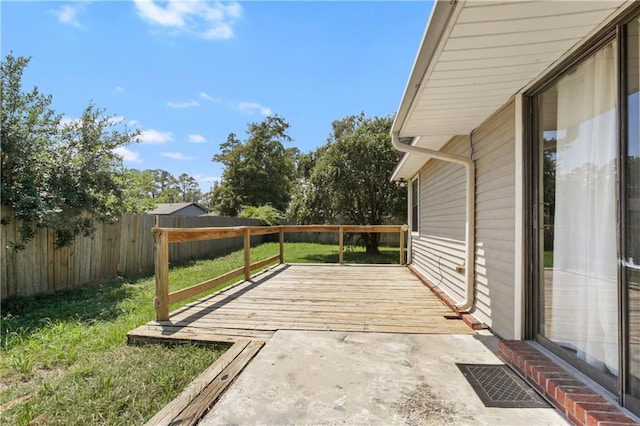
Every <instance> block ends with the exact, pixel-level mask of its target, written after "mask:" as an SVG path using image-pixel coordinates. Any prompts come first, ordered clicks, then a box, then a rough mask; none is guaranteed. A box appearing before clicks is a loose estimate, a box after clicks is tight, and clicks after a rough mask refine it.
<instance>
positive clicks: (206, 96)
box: [200, 92, 220, 102]
mask: <svg viewBox="0 0 640 426" xmlns="http://www.w3.org/2000/svg"><path fill="white" fill-rule="evenodd" d="M200 97H201V98H202V99H204V100H206V101H209V102H220V100H219V99H216V98H213V97H211V96H209V95H208V94H206V93H205V92H200Z"/></svg>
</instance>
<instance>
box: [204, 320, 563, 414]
mask: <svg viewBox="0 0 640 426" xmlns="http://www.w3.org/2000/svg"><path fill="white" fill-rule="evenodd" d="M496 347H497V338H495V337H493V336H491V335H490V334H489V333H487V332H480V334H473V335H469V334H439V335H436V334H396V333H362V332H318V331H278V332H277V333H276V334H275V335H274V336H273V337H272V338H271V339H270V340H269V341H268V342H267V344H266V345H265V346H264V348H263V349H262V350H261V351H260V352H259V353H258V355H256V357H255V358H254V359H253V360H252V361H251V363H250V364H249V365H248V366H247V367H246V368H245V370H244V371H243V372H242V373H241V375H240V376H239V377H238V378H237V380H236V381H235V382H234V383H233V384H232V385H231V386H230V388H229V389H228V390H227V391H226V393H225V394H224V395H223V396H222V398H221V399H220V400H219V401H218V402H217V403H216V404H215V405H214V407H213V408H212V410H211V411H210V412H209V413H208V414H207V415H206V416H205V417H204V419H203V420H202V421H201V422H200V425H231V424H233V425H254V424H261V425H287V424H291V425H303V424H305V425H307V424H320V425H363V424H366V425H445V424H446V425H467V424H468V425H472V424H473V425H564V424H569V423H567V421H566V420H565V418H564V417H563V416H562V415H561V414H559V413H558V412H557V411H556V410H555V409H553V408H551V407H550V406H548V407H546V408H495V407H485V406H484V404H483V402H482V401H481V400H480V398H479V397H478V396H477V394H476V393H475V391H474V390H473V389H472V387H471V386H470V385H469V383H468V382H467V380H466V379H465V377H464V376H463V374H462V373H461V372H460V370H459V369H458V367H457V366H456V363H472V364H502V361H500V360H499V359H498V357H497V356H496V355H495V353H494V351H495V350H496Z"/></svg>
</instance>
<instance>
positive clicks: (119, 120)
mask: <svg viewBox="0 0 640 426" xmlns="http://www.w3.org/2000/svg"><path fill="white" fill-rule="evenodd" d="M108 121H109V124H110V125H112V126H117V125H118V124H122V123H124V122H125V118H124V117H123V116H121V115H114V116H113V117H109V120H108Z"/></svg>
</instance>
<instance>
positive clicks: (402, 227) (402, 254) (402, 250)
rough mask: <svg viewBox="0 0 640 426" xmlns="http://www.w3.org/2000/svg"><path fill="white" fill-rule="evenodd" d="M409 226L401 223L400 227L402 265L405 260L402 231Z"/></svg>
mask: <svg viewBox="0 0 640 426" xmlns="http://www.w3.org/2000/svg"><path fill="white" fill-rule="evenodd" d="M408 229H409V227H408V226H407V225H402V226H401V227H400V264H401V265H404V264H405V263H406V262H405V260H404V233H405V232H407V230H408Z"/></svg>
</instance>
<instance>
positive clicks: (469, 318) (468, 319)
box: [407, 265, 487, 330]
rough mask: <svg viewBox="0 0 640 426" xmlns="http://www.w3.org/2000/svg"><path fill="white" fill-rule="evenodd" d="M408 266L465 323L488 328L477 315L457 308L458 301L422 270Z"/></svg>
mask: <svg viewBox="0 0 640 426" xmlns="http://www.w3.org/2000/svg"><path fill="white" fill-rule="evenodd" d="M407 266H408V267H409V270H410V271H411V272H412V273H413V275H415V276H416V277H418V279H419V280H420V281H421V282H422V284H424V285H426V286H427V287H428V288H429V290H431V291H432V292H433V293H434V294H435V295H436V296H438V298H439V299H440V300H442V302H443V303H444V304H445V305H447V307H448V308H449V309H451V311H452V312H453V313H454V314H456V315H457V316H458V318H460V319H461V320H462V321H464V323H465V324H467V325H468V326H469V327H471V328H472V329H474V330H480V329H484V328H487V326H486V324H484V323H482V322H480V321H479V320H478V319H477V318H476V317H474V316H473V314H471V313H469V312H463V311H460V310H459V309H458V308H456V302H455V301H454V300H453V299H452V298H451V297H449V295H448V294H447V293H445V292H444V291H442V290H441V289H440V288H439V287H438V286H436V285H435V284H433V283H432V282H431V281H429V280H428V279H427V278H426V277H425V276H424V275H422V273H420V271H418V270H417V269H416V268H414V267H413V266H412V265H407Z"/></svg>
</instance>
